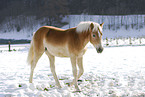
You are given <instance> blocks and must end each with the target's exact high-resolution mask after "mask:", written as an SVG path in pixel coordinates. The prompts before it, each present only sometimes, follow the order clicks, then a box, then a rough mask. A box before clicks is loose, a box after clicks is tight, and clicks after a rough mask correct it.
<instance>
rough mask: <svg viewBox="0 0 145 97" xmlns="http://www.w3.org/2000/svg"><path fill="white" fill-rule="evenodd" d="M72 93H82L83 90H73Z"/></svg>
mask: <svg viewBox="0 0 145 97" xmlns="http://www.w3.org/2000/svg"><path fill="white" fill-rule="evenodd" d="M72 93H81V91H80V90H77V91H73V92H72Z"/></svg>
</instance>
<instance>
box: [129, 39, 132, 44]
mask: <svg viewBox="0 0 145 97" xmlns="http://www.w3.org/2000/svg"><path fill="white" fill-rule="evenodd" d="M129 44H130V45H132V42H131V37H129Z"/></svg>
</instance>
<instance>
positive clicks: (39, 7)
mask: <svg viewBox="0 0 145 97" xmlns="http://www.w3.org/2000/svg"><path fill="white" fill-rule="evenodd" d="M144 6H145V0H0V24H1V23H3V21H4V20H5V19H6V18H7V17H9V18H10V20H12V19H15V18H18V16H23V18H24V19H26V17H28V16H35V17H36V20H39V19H43V18H48V20H47V21H46V22H47V24H46V25H55V24H59V23H61V19H62V17H63V16H65V15H70V14H88V15H129V14H145V7H144ZM57 26H59V25H57ZM17 28H19V27H17ZM18 30H19V29H18Z"/></svg>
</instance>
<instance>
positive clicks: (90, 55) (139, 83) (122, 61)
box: [0, 44, 145, 97]
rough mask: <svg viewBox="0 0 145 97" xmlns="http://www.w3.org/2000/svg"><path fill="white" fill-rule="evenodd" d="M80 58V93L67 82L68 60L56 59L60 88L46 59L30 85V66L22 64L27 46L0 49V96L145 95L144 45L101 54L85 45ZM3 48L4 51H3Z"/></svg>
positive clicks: (69, 77) (117, 48)
mask: <svg viewBox="0 0 145 97" xmlns="http://www.w3.org/2000/svg"><path fill="white" fill-rule="evenodd" d="M88 46H89V48H88V50H87V52H86V54H85V55H84V60H83V63H84V70H85V71H84V74H83V75H82V77H81V78H80V81H79V82H78V83H79V87H80V88H81V90H82V91H81V92H80V93H79V92H74V90H75V88H74V86H72V87H68V86H67V83H68V82H71V81H72V79H73V76H72V70H71V69H72V68H71V63H70V60H69V58H59V57H57V58H56V73H57V75H58V78H59V79H60V80H59V81H60V83H61V85H62V88H61V89H58V88H57V87H56V86H55V81H54V79H53V76H52V74H51V71H50V67H49V60H48V58H47V56H46V55H45V54H44V55H43V56H42V58H41V59H40V60H39V62H38V64H37V66H36V69H35V72H34V82H33V83H32V84H30V83H29V82H28V80H29V73H30V67H29V66H28V65H27V64H26V58H27V53H28V45H15V46H14V49H16V51H12V52H8V51H7V50H6V49H7V47H6V46H3V48H2V47H1V48H0V59H1V60H0V61H1V62H0V97H13V96H17V97H18V96H19V97H20V96H21V97H34V96H35V97H74V96H75V97H96V96H100V97H104V96H105V97H116V96H122V97H125V96H129V97H130V96H134V97H138V96H145V76H144V75H145V61H144V58H145V46H133V47H132V46H127V47H105V49H104V51H103V53H102V54H97V52H96V50H95V49H93V47H92V46H91V45H90V44H89V45H88ZM4 48H5V49H4Z"/></svg>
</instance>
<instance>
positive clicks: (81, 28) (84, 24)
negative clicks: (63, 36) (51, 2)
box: [76, 21, 102, 33]
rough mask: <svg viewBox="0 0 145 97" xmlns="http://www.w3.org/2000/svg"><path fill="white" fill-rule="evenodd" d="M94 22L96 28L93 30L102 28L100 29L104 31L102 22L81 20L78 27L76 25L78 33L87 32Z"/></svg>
mask: <svg viewBox="0 0 145 97" xmlns="http://www.w3.org/2000/svg"><path fill="white" fill-rule="evenodd" d="M91 23H93V24H94V28H93V30H92V31H93V32H94V31H98V29H100V31H102V28H101V27H100V24H98V23H95V22H92V21H85V22H80V23H79V24H78V25H77V27H76V31H77V33H82V32H86V31H88V30H89V29H90V24H91Z"/></svg>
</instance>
